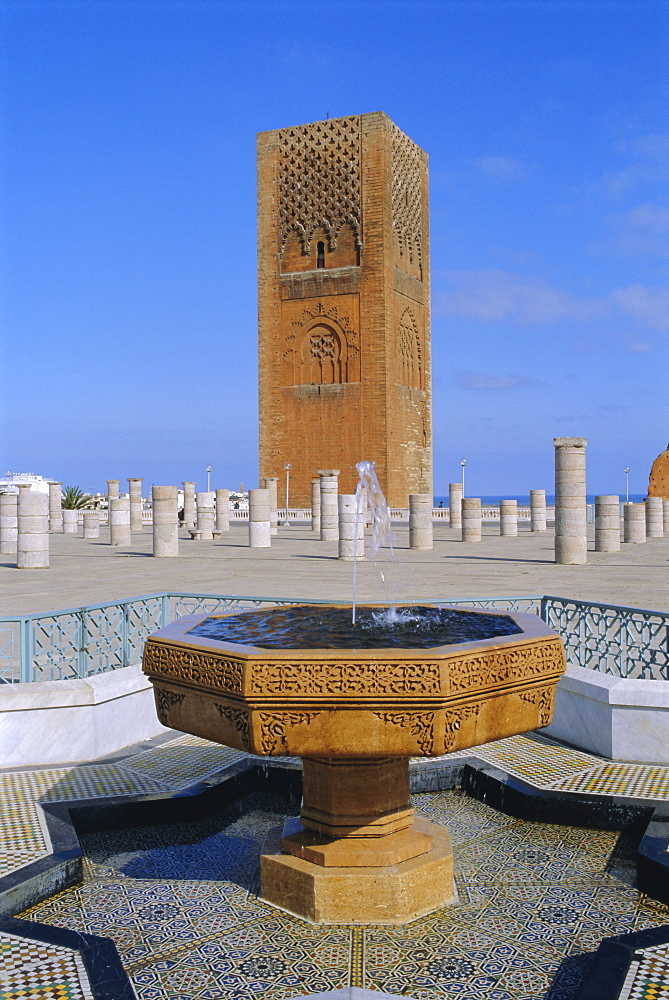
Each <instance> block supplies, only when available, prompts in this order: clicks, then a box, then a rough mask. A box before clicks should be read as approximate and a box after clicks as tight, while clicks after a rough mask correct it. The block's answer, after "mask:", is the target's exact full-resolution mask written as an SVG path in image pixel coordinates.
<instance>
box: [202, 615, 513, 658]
mask: <svg viewBox="0 0 669 1000" xmlns="http://www.w3.org/2000/svg"><path fill="white" fill-rule="evenodd" d="M521 631H522V629H520V628H519V627H518V625H516V623H515V622H514V621H513V619H512V618H510V617H509V616H508V615H496V614H481V613H480V612H476V611H458V610H454V609H453V608H435V607H426V606H420V605H415V606H413V605H412V606H411V607H400V608H398V609H397V610H396V611H395V612H394V616H393V610H392V609H382V608H373V607H365V606H362V607H359V608H357V609H356V623H355V625H353V624H352V621H351V608H333V607H329V606H328V605H322V606H319V605H299V606H297V607H290V608H285V607H283V608H267V609H266V610H263V611H247V612H243V613H241V614H236V615H227V616H224V617H211V618H206V619H205V620H204V621H203V622H201V623H200V624H199V625H196V626H195V627H194V628H192V629H190V630H189V633H188V634H189V635H202V636H206V638H208V639H219V640H220V641H222V642H238V643H243V644H245V645H248V646H259V647H260V648H261V649H384V648H386V649H387V648H393V649H429V648H430V647H432V646H448V645H452V644H454V643H459V642H470V641H472V640H474V639H491V638H494V637H495V636H501V635H516V634H517V633H519V632H521Z"/></svg>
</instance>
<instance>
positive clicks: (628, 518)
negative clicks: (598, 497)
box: [623, 503, 646, 545]
mask: <svg viewBox="0 0 669 1000" xmlns="http://www.w3.org/2000/svg"><path fill="white" fill-rule="evenodd" d="M623 541H624V542H633V543H634V544H636V545H641V543H642V542H645V541H646V507H645V504H642V503H626V504H625V506H624V507H623Z"/></svg>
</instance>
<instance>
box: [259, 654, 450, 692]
mask: <svg viewBox="0 0 669 1000" xmlns="http://www.w3.org/2000/svg"><path fill="white" fill-rule="evenodd" d="M439 690H440V684H439V664H438V663H425V662H423V663H409V662H407V661H404V660H403V661H400V662H399V663H336V662H334V663H327V662H325V663H324V662H314V661H311V662H310V661H305V660H302V661H297V662H295V663H287V662H286V661H280V662H277V663H256V664H254V667H253V674H252V679H251V692H252V693H253V694H296V695H297V694H299V695H304V696H305V697H308V696H309V695H338V694H344V695H363V696H364V695H367V694H379V695H393V694H399V695H401V694H439Z"/></svg>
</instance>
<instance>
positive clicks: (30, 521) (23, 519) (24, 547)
mask: <svg viewBox="0 0 669 1000" xmlns="http://www.w3.org/2000/svg"><path fill="white" fill-rule="evenodd" d="M17 514H18V533H17V538H16V566H17V569H48V568H49V497H48V496H47V494H46V493H37V492H35V491H32V490H31V489H30V486H29V485H28V484H27V483H26V484H25V485H21V484H19V502H18V510H17Z"/></svg>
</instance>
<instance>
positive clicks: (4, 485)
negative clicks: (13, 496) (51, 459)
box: [0, 472, 53, 493]
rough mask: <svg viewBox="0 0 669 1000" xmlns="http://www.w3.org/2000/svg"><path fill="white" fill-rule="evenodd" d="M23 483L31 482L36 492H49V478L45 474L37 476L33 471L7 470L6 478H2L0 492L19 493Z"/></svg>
mask: <svg viewBox="0 0 669 1000" xmlns="http://www.w3.org/2000/svg"><path fill="white" fill-rule="evenodd" d="M51 482H53V480H51ZM23 483H30V486H31V487H32V489H33V490H35V492H36V493H48V492H49V480H48V479H45V478H44V476H36V475H35V474H34V473H33V472H6V473H5V477H4V479H0V493H18V492H19V485H23Z"/></svg>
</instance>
